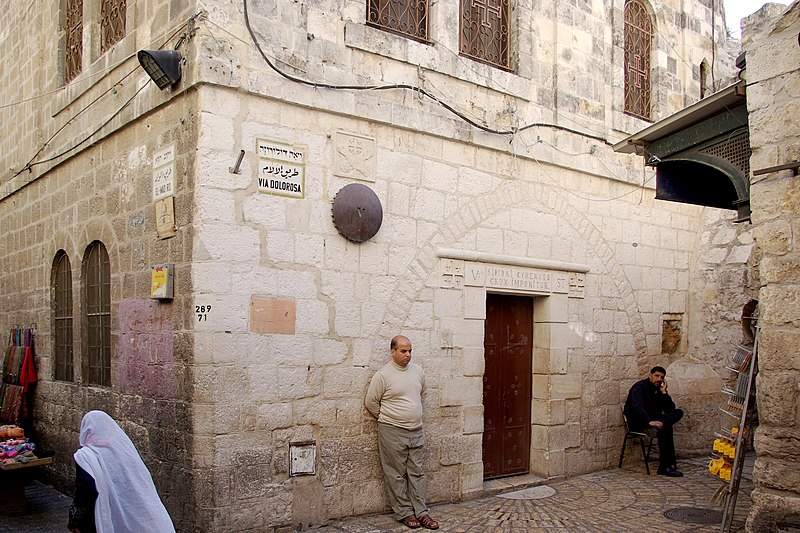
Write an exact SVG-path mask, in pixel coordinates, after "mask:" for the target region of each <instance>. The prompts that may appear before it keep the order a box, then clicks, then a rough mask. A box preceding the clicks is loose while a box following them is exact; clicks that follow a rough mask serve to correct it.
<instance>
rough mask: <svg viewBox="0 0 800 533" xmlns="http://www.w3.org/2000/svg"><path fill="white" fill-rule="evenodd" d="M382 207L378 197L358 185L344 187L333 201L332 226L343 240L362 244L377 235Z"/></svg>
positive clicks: (368, 189) (381, 216)
mask: <svg viewBox="0 0 800 533" xmlns="http://www.w3.org/2000/svg"><path fill="white" fill-rule="evenodd" d="M382 221H383V207H382V206H381V201H380V200H379V199H378V195H376V194H375V192H374V191H373V190H372V189H370V188H369V187H367V186H366V185H362V184H360V183H351V184H349V185H345V186H344V187H342V188H341V189H339V192H338V193H336V197H335V198H334V199H333V225H334V226H336V229H337V230H339V233H341V234H342V236H343V237H344V238H345V239H348V240H351V241H354V242H364V241H366V240H369V239H371V238H372V237H374V236H375V234H376V233H378V230H379V229H380V227H381V222H382Z"/></svg>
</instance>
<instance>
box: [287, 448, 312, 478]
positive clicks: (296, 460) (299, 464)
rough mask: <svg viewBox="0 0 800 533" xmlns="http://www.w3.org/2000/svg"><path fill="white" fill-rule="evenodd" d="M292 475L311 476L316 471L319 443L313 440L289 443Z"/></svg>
mask: <svg viewBox="0 0 800 533" xmlns="http://www.w3.org/2000/svg"><path fill="white" fill-rule="evenodd" d="M289 459H290V461H289V463H290V472H289V474H290V475H291V476H311V475H313V474H314V473H315V472H316V464H317V443H316V442H314V441H313V440H309V441H302V442H290V443H289Z"/></svg>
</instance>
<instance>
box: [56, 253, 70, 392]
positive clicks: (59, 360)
mask: <svg viewBox="0 0 800 533" xmlns="http://www.w3.org/2000/svg"><path fill="white" fill-rule="evenodd" d="M52 286H53V341H54V343H53V344H54V363H55V364H54V366H55V376H54V377H55V379H56V380H60V381H73V380H74V379H75V377H74V374H73V372H72V268H71V267H70V264H69V257H68V256H67V254H66V253H65V252H64V251H63V250H61V251H59V252H58V254H56V258H55V260H54V261H53V272H52Z"/></svg>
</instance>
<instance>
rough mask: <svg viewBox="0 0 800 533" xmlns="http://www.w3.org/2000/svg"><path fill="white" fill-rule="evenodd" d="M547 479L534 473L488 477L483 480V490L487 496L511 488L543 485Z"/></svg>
mask: <svg viewBox="0 0 800 533" xmlns="http://www.w3.org/2000/svg"><path fill="white" fill-rule="evenodd" d="M546 482H547V479H545V478H543V477H539V476H537V475H534V474H522V475H519V476H509V477H502V478H498V479H490V480H488V481H484V482H483V492H484V493H485V494H486V495H487V496H491V495H494V494H499V493H502V492H508V491H511V490H519V489H525V488H528V487H536V486H538V485H543V484H545V483H546Z"/></svg>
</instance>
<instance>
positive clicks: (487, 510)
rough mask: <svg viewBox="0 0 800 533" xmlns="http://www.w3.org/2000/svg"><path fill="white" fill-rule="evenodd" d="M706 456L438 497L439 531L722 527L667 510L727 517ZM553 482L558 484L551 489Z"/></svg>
mask: <svg viewBox="0 0 800 533" xmlns="http://www.w3.org/2000/svg"><path fill="white" fill-rule="evenodd" d="M706 462H707V460H705V459H702V458H701V459H694V460H688V461H682V462H681V463H680V465H679V467H680V469H681V471H682V472H683V473H684V475H685V477H682V478H669V477H664V476H657V475H655V472H653V475H651V476H647V474H646V473H645V471H644V465H643V464H642V463H633V462H632V463H630V465H629V466H626V467H624V468H622V469H611V470H605V471H602V472H596V473H593V474H586V475H583V476H578V477H575V478H570V479H565V480H561V481H555V482H552V483H546V484H544V485H541V486H540V487H538V489H539V490H534V491H522V494H521V496H525V494H526V492H527V493H532V496H533V497H534V499H509V498H506V497H502V496H500V495H495V496H491V497H484V498H480V499H477V500H472V501H468V502H464V503H458V504H445V505H433V506H431V516H432V517H433V518H435V519H436V520H438V521H439V524H440V529H439V531H443V532H454V533H483V532H489V531H491V532H509V533H511V532H515V533H516V532H519V533H579V532H592V533H606V532H608V533H620V532H640V531H648V532H659V533H661V532H663V533H672V532H675V533H677V532H682V533H688V532H693V533H701V532H702V533H712V532H714V533H718V532H719V531H720V524H721V520H720V519H719V518H718V519H717V520H715V521H713V522H712V523H710V524H698V523H691V522H685V521H684V522H681V521H677V520H671V519H668V518H666V517H665V516H664V513H665V511H668V510H672V509H677V508H700V509H703V510H708V511H711V512H712V513H713V512H715V511H716V512H717V513H718V514H719V517H721V513H722V508H721V507H718V506H716V505H714V504H713V503H712V502H711V499H712V497H713V496H714V493H715V491H716V490H717V489H718V488H719V487H720V486H721V485H723V483H722V482H721V481H720V480H719V479H717V478H714V477H713V476H711V475H710V474H709V473H708V469H707V468H706ZM748 463H749V465H748V466H750V468H749V469H748V468H746V469H745V476H743V478H742V482H741V485H740V489H739V497H738V500H737V506H736V513H735V514H734V522H733V525H732V527H731V531H732V532H740V531H744V522H745V519H746V516H747V511H748V510H749V507H750V497H749V495H750V492H751V491H752V490H753V484H752V477H751V475H750V474H751V472H752V459H751V460H750V461H748ZM548 487H549V489H552V490H547V488H548ZM512 494H513V493H512ZM548 494H550V495H549V496H548ZM508 495H509V494H508V493H506V496H508ZM681 514H684V515H688V514H689V512H684V513H681ZM709 514H710V513H709ZM315 531H316V532H317V533H323V532H325V533H387V532H401V531H409V529H408V528H407V527H405V526H404V525H402V524H400V523H399V522H396V521H395V520H394V519H392V518H391V516H390V515H388V514H382V515H375V516H368V517H357V518H349V519H346V520H342V521H336V522H331V523H330V524H329V525H328V526H326V527H323V528H319V529H317V530H315ZM417 531H424V530H423V529H419V530H417Z"/></svg>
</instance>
